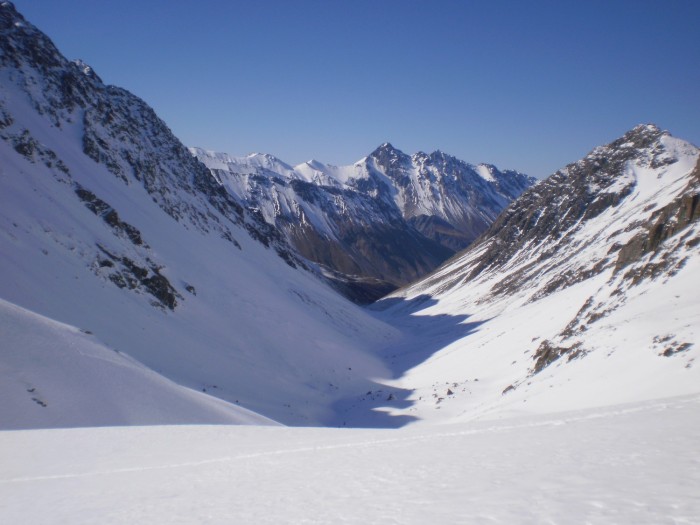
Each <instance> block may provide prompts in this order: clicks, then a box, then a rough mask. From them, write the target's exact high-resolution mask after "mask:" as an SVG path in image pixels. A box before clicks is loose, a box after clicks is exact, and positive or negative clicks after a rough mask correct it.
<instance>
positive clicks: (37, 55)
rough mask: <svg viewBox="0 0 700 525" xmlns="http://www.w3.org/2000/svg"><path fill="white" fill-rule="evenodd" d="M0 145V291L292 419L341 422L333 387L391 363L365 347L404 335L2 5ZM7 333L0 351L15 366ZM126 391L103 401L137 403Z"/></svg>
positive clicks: (2, 421)
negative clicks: (306, 263)
mask: <svg viewBox="0 0 700 525" xmlns="http://www.w3.org/2000/svg"><path fill="white" fill-rule="evenodd" d="M0 139H1V140H0V270H1V271H0V298H2V299H4V300H5V301H8V302H10V303H13V304H15V305H17V306H21V307H23V308H27V309H29V310H31V311H33V312H36V313H37V314H39V315H42V316H45V317H48V318H50V319H53V320H56V321H60V322H62V323H67V324H69V325H72V326H77V327H80V328H81V329H84V330H88V331H90V332H92V333H94V334H95V336H96V337H97V338H98V339H99V340H100V341H102V342H103V344H104V345H106V346H107V347H109V348H112V349H115V350H117V351H119V352H120V353H122V354H126V355H129V356H131V357H133V358H134V359H136V360H138V361H139V362H141V363H143V364H144V365H145V366H147V367H148V368H150V369H152V370H154V371H155V372H157V373H158V374H161V375H162V376H164V377H166V378H168V379H169V380H171V381H174V382H175V383H177V384H179V385H182V386H185V387H188V388H191V389H193V390H197V391H206V393H207V394H210V395H213V396H216V397H218V398H220V399H223V400H225V401H228V402H230V403H234V404H240V405H241V406H244V407H247V408H250V409H252V410H254V411H256V412H259V413H262V414H264V415H266V416H268V417H270V418H272V419H274V420H277V421H280V422H284V423H295V424H311V423H315V424H319V423H323V422H328V421H331V420H332V421H335V411H334V410H333V405H334V403H335V402H336V401H337V400H338V399H339V398H343V397H344V396H346V395H347V394H348V392H353V393H355V392H357V391H364V390H367V389H368V388H372V387H373V382H372V381H371V380H370V379H368V378H370V377H375V376H381V375H382V374H384V371H385V367H384V365H383V364H382V362H381V361H380V360H379V359H378V358H376V357H374V356H373V355H372V354H371V353H370V352H369V350H370V349H372V348H374V347H375V346H376V345H377V344H378V343H380V342H383V341H389V340H390V339H391V338H392V337H394V334H395V330H394V329H392V328H390V327H388V326H386V325H385V324H383V323H381V322H379V321H376V320H375V319H373V318H372V317H370V316H369V315H368V314H367V313H366V312H364V311H362V310H360V309H359V308H357V307H356V306H354V305H353V304H352V303H349V302H348V301H346V300H345V299H343V298H342V297H340V296H339V295H338V294H337V293H336V292H334V291H333V290H332V289H331V288H329V287H328V286H326V285H324V284H323V283H322V282H321V281H319V279H318V278H317V277H316V276H315V275H313V274H311V273H309V272H307V271H306V270H304V269H303V267H302V263H301V260H300V258H299V257H298V256H297V255H296V254H295V253H294V251H293V250H292V249H291V248H289V246H288V245H287V243H286V242H285V241H284V239H283V238H282V237H281V236H280V235H279V234H278V233H277V231H276V230H275V229H274V228H272V227H271V226H270V225H268V224H267V223H266V222H265V221H263V220H262V219H261V218H260V216H259V215H256V214H255V213H251V212H248V211H246V210H244V209H243V208H242V207H241V206H240V205H239V204H238V203H236V202H235V201H234V200H233V199H232V198H231V196H230V195H229V194H228V193H227V192H226V191H225V190H224V188H222V187H221V186H220V185H219V184H218V183H217V182H216V181H215V180H214V179H213V178H212V176H211V173H210V172H209V170H208V169H207V168H206V167H205V166H204V165H203V164H201V163H199V162H198V161H197V160H196V159H195V158H194V157H193V156H192V155H191V154H190V153H189V152H188V151H187V148H185V147H184V146H183V145H182V144H181V143H180V142H179V141H178V140H177V138H175V137H174V136H173V135H172V133H171V132H170V130H169V129H168V128H167V126H166V125H165V124H164V123H163V122H162V121H161V120H160V119H159V118H158V117H157V116H156V115H155V113H154V112H153V110H152V109H151V108H149V107H148V106H147V105H146V104H145V103H144V102H143V101H142V100H140V99H138V98H137V97H135V96H134V95H132V94H130V93H128V92H126V91H124V90H122V89H120V88H116V87H113V86H106V85H104V84H103V83H102V82H101V81H100V79H99V78H98V77H97V75H95V73H94V72H93V71H92V70H90V69H89V68H87V67H86V66H85V65H84V64H82V63H79V62H78V63H74V62H69V61H68V60H66V59H65V58H64V57H63V56H62V55H61V54H60V53H59V52H58V51H57V50H56V48H55V47H54V46H53V44H52V43H51V41H50V40H49V39H48V38H47V37H46V36H45V35H43V34H42V33H41V32H40V31H38V30H37V29H36V28H34V27H33V26H32V25H31V24H30V23H29V22H27V21H26V20H24V19H23V18H22V17H21V15H19V14H18V13H17V12H16V11H15V9H14V7H13V6H12V4H10V3H9V2H4V3H2V4H0ZM1 337H2V344H1V345H0V362H5V363H7V364H8V366H9V365H10V364H11V363H17V362H18V361H17V359H16V357H17V356H15V355H14V354H12V353H11V349H10V347H9V345H7V344H5V337H6V336H5V334H2V336H1ZM12 352H15V350H12ZM24 363H25V364H26V365H27V366H28V367H30V368H29V369H28V370H25V372H26V373H27V375H28V377H32V374H33V373H34V372H35V371H33V370H32V369H31V366H32V363H35V364H36V362H35V361H25V362H24ZM37 366H39V365H38V364H37ZM36 372H37V373H38V371H36ZM58 372H59V371H57V374H58ZM42 377H44V376H42ZM59 379H60V378H59ZM57 380H58V379H57ZM15 386H17V385H15ZM36 387H37V389H40V388H43V386H42V385H41V384H37V385H36ZM28 388H30V387H28ZM112 392H114V390H113V391H112ZM23 395H24V394H23ZM133 399H134V398H133V397H124V399H123V400H117V399H111V401H110V403H112V404H113V405H114V406H116V405H118V404H119V403H121V402H123V404H124V406H121V408H120V410H121V409H123V410H124V411H125V413H130V412H129V411H131V410H132V408H133V407H131V406H130V404H131V402H132V401H133ZM5 410H14V408H9V407H8V406H7V404H6V403H2V406H0V426H4V425H6V424H7V423H6V421H7V419H6V418H4V417H3V414H4V413H5V412H4V411H5ZM189 410H190V409H189V408H188V411H186V412H183V418H182V421H183V422H184V421H192V418H191V417H190V415H191V411H189ZM173 417H174V416H173ZM163 420H164V419H163V417H160V416H158V417H154V418H153V420H152V421H147V418H145V417H144V418H140V419H139V420H138V421H139V422H142V423H146V422H152V423H155V422H161V421H163ZM174 420H175V419H168V421H174ZM39 424H41V425H46V426H53V425H56V426H62V425H66V424H69V421H68V420H64V421H61V420H59V419H48V418H47V419H46V420H45V421H44V423H39V422H36V421H33V422H32V425H34V426H36V425H39Z"/></svg>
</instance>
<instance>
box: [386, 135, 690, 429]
mask: <svg viewBox="0 0 700 525" xmlns="http://www.w3.org/2000/svg"><path fill="white" fill-rule="evenodd" d="M699 176H700V149H698V148H697V147H696V146H694V145H692V144H689V143H688V142H685V141H683V140H681V139H678V138H675V137H673V136H671V135H670V134H669V133H668V132H667V131H663V130H661V129H659V128H658V127H657V126H655V125H652V124H645V125H639V126H637V127H635V128H634V129H632V130H630V131H629V132H628V133H626V134H625V135H623V136H622V137H620V138H619V139H617V140H615V141H613V142H611V143H610V144H607V145H605V146H601V147H598V148H596V149H594V150H593V151H592V152H591V153H590V154H588V155H587V156H586V157H584V158H583V159H581V160H579V161H577V162H574V163H572V164H569V165H568V166H566V167H565V168H563V169H561V170H559V171H557V172H556V173H554V174H553V175H552V176H550V177H549V178H547V179H545V180H544V181H542V182H541V183H539V184H538V185H537V186H535V187H533V188H530V189H528V190H526V191H525V192H524V193H523V195H522V196H521V197H520V198H518V199H516V200H515V201H514V202H513V203H512V204H511V205H510V206H508V207H507V208H506V210H505V211H504V212H503V213H502V214H501V215H500V216H499V218H498V219H497V220H496V221H495V222H494V223H493V225H492V226H491V227H490V228H489V230H487V231H486V232H485V233H484V234H483V235H482V236H481V237H480V238H479V239H478V240H477V241H475V242H474V244H473V245H472V246H471V247H470V248H468V249H467V250H466V251H465V252H464V253H463V254H461V255H460V256H458V257H455V258H453V259H452V260H451V261H449V262H448V263H446V264H445V265H443V266H441V267H440V268H439V269H437V270H436V271H435V272H433V273H432V274H431V275H430V276H427V277H426V278H424V279H422V280H420V281H418V282H416V283H413V284H412V285H410V286H408V287H406V288H405V289H402V290H399V291H398V292H396V293H395V294H392V295H390V296H389V297H387V298H386V299H384V300H382V301H380V302H379V303H378V304H377V306H376V307H377V308H378V309H385V312H386V313H387V315H389V316H391V315H396V314H397V313H398V312H401V313H402V314H403V315H412V316H420V318H423V319H428V318H430V317H436V318H442V317H447V318H449V317H455V316H457V317H459V316H463V317H465V318H467V319H468V320H469V321H468V323H467V325H468V326H471V327H474V328H473V331H468V333H469V337H461V336H459V337H455V340H454V341H453V342H452V343H451V344H449V345H446V346H445V347H444V348H441V350H440V351H439V352H438V353H437V355H436V356H435V358H433V359H430V358H426V360H425V362H424V363H422V364H421V365H420V366H418V367H417V368H416V369H415V370H412V371H411V372H410V373H408V374H407V375H406V377H404V378H403V379H402V381H401V382H400V384H401V386H402V387H403V388H407V389H408V388H410V389H412V390H413V391H414V393H413V394H412V397H411V398H410V399H411V400H415V399H418V398H421V399H423V400H425V399H426V394H428V395H430V391H429V385H427V384H424V383H427V380H428V378H430V379H431V380H432V381H431V382H432V384H433V385H435V384H440V381H439V380H440V379H442V380H443V381H447V382H449V383H450V384H452V383H454V385H455V386H454V387H451V388H450V394H449V396H447V395H445V394H442V400H443V403H441V406H440V408H441V409H442V410H448V407H447V406H445V403H447V404H448V405H449V406H452V407H454V409H455V410H456V409H457V407H459V406H465V403H466V404H469V406H470V407H471V408H470V410H469V412H470V414H472V417H476V415H477V414H480V415H485V414H488V413H490V412H492V411H496V410H498V411H503V410H513V411H515V412H518V411H522V410H524V408H523V407H524V406H525V405H522V403H527V406H528V409H529V410H532V409H533V408H534V409H535V410H537V408H536V407H540V409H541V410H551V409H552V408H553V407H557V406H566V407H568V409H571V407H573V406H580V407H584V406H594V405H595V403H601V404H604V403H609V402H611V400H615V401H616V402H625V400H628V399H633V398H634V399H637V398H645V396H653V395H673V393H674V392H676V393H680V392H686V391H694V390H693V386H692V385H693V384H694V382H695V381H697V370H698V369H697V366H696V363H695V362H696V360H697V358H698V356H700V353H699V352H700V348H699V345H698V343H697V342H698V340H699V339H698V338H699V337H700V333H698V327H700V310H698V308H697V298H696V295H695V294H694V291H693V290H694V285H693V283H694V282H695V280H696V272H697V271H698V268H699V267H700V220H699V219H700V209H699V206H698V205H699V204H700V178H699ZM408 351H410V347H409V350H408ZM465 370H479V374H480V376H481V377H482V382H480V383H479V385H478V388H475V386H471V385H470V384H469V385H467V384H465V383H464V380H463V379H459V376H460V373H459V372H458V371H465ZM484 376H485V377H486V378H487V379H486V381H483V378H484ZM436 379H438V383H435V380H436ZM620 385H624V388H621V387H620ZM550 389H551V390H550ZM463 392H466V393H469V395H468V396H467V397H468V399H466V398H465V395H464V394H463ZM652 392H653V393H654V394H652ZM469 396H474V397H469ZM427 399H430V398H429V397H428V398H427ZM563 400H566V401H563ZM417 405H418V406H421V405H424V410H427V406H426V405H425V402H423V403H417ZM412 410H418V411H419V412H420V411H421V409H420V408H416V405H414V407H413V409H412ZM450 410H451V409H450ZM427 413H428V414H430V412H427ZM452 413H453V414H455V415H456V414H457V412H452ZM395 414H397V415H398V414H404V412H401V411H400V410H397V411H396V412H395Z"/></svg>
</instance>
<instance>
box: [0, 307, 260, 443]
mask: <svg viewBox="0 0 700 525" xmlns="http://www.w3.org/2000/svg"><path fill="white" fill-rule="evenodd" d="M0 333H2V347H3V350H2V358H1V359H0V376H2V378H3V380H2V382H0V399H2V404H3V408H2V411H1V413H2V428H3V429H19V428H47V427H55V426H58V427H81V426H84V427H88V426H116V425H139V424H161V425H166V424H175V423H180V424H181V423H189V424H195V423H197V424H207V423H208V424H214V423H218V424H256V425H266V424H271V423H272V422H271V421H270V420H269V419H266V418H264V417H262V416H259V415H257V414H255V413H253V412H250V411H248V410H245V409H244V408H241V407H238V406H235V405H232V404H230V403H226V402H225V401H222V400H220V399H217V398H215V397H211V396H209V395H207V394H204V393H201V392H197V391H194V390H191V389H188V388H184V387H182V386H179V385H177V384H175V383H173V382H172V381H169V380H168V379H166V378H164V377H163V376H161V375H159V374H157V373H155V372H154V371H152V370H150V369H148V368H146V367H145V366H143V365H141V364H140V363H138V362H137V361H135V360H134V359H132V358H130V357H129V356H127V355H124V354H121V353H119V352H117V351H115V350H112V349H109V348H107V347H105V346H104V345H102V344H101V343H100V342H99V340H97V339H96V338H95V336H94V335H92V334H90V333H88V332H87V331H85V330H79V329H78V328H75V327H72V326H68V325H65V324H62V323H58V322H56V321H52V320H50V319H47V318H45V317H42V316H40V315H37V314H34V313H31V312H29V311H27V310H24V309H23V308H20V307H18V306H14V305H12V304H10V303H8V302H6V301H3V300H1V299H0Z"/></svg>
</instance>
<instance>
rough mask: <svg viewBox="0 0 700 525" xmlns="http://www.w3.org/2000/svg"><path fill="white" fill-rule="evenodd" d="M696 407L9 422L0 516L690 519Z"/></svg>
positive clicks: (696, 466)
mask: <svg viewBox="0 0 700 525" xmlns="http://www.w3.org/2000/svg"><path fill="white" fill-rule="evenodd" d="M699 408H700V396H697V395H696V396H689V397H683V398H672V399H666V400H657V401H655V402H648V403H637V404H634V405H626V406H619V407H608V408H606V409H599V410H586V411H580V412H573V413H567V414H560V415H558V416H552V415H548V416H546V417H541V416H539V417H538V416H529V417H527V418H521V419H508V420H503V421H500V422H493V421H491V422H475V423H457V424H450V425H444V426H433V427H430V428H429V429H427V430H426V428H425V427H408V428H404V429H398V430H358V429H324V428H279V427H276V428H275V427H250V426H247V427H240V426H239V427H235V426H173V427H128V428H124V427H122V428H119V427H113V428H80V429H69V430H60V429H58V430H44V431H42V430H33V431H12V432H2V433H0V450H2V451H3V454H6V455H7V460H4V461H3V463H4V464H5V465H6V467H7V468H6V472H14V473H15V475H14V476H12V477H6V478H5V479H3V480H0V486H1V487H2V488H0V521H2V522H3V523H19V522H23V523H71V524H75V523H100V524H104V523H154V522H156V523H222V524H223V523H314V524H320V523H356V524H366V523H393V524H402V525H403V524H422V523H446V522H452V523H503V524H506V523H507V524H540V523H551V524H557V525H563V524H578V523H595V524H598V523H605V524H608V523H609V524H613V523H615V524H618V523H634V524H642V523H643V524H650V525H651V524H654V525H656V524H660V523H669V524H671V523H673V524H693V523H697V522H698V521H697V517H698V516H700V499H699V498H698V497H697V487H698V486H700V461H698V458H697V454H696V447H695V444H696V443H697V440H698V439H699V438H700V420H699V419H698V418H697V414H698V409H699ZM283 444H286V445H287V446H284V445H283ZM281 445H282V446H281ZM231 449H235V450H240V451H241V453H238V454H222V453H221V452H223V451H226V450H231ZM207 455H211V456H214V457H206V456H207ZM169 459H170V461H169ZM183 459H184V460H187V459H189V460H190V461H183ZM81 465H82V466H85V467H86V471H85V472H77V471H76V469H79V468H80V466H81ZM100 467H101V468H100ZM88 469H89V470H88ZM52 471H53V472H54V474H51V472H52ZM61 471H62V472H61ZM38 474H43V475H38Z"/></svg>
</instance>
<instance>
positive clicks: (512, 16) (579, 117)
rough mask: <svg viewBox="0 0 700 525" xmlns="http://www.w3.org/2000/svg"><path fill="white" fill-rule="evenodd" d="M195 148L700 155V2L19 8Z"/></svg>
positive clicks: (146, 0) (334, 157)
mask: <svg viewBox="0 0 700 525" xmlns="http://www.w3.org/2000/svg"><path fill="white" fill-rule="evenodd" d="M14 3H15V5H16V7H17V8H18V10H19V11H20V12H22V13H23V14H24V15H25V17H27V18H28V20H29V21H30V22H32V23H33V24H34V25H36V26H38V27H39V29H41V30H43V31H44V32H45V33H47V34H48V35H49V37H51V38H52V39H53V41H54V42H55V43H56V45H57V46H58V48H59V49H60V50H61V51H62V52H63V54H64V55H66V56H67V57H68V58H71V59H74V58H81V59H83V60H85V61H86V62H87V63H88V64H90V65H91V66H92V67H93V68H94V69H95V71H96V72H97V73H98V74H99V75H100V76H101V77H102V79H103V80H104V81H105V82H107V83H110V84H115V85H119V86H122V87H125V88H127V89H129V90H130V91H132V92H133V93H135V94H136V95H138V96H140V97H141V98H143V99H144V100H145V101H146V102H148V103H149V104H150V105H151V106H153V108H154V109H155V110H156V111H157V112H158V114H159V115H160V116H161V118H163V119H164V120H165V122H166V123H167V124H168V125H169V126H170V127H171V129H172V130H173V131H174V132H175V134H176V135H177V136H178V137H180V139H181V140H182V141H183V142H184V143H185V144H187V145H190V146H202V147H206V148H209V149H215V150H219V151H226V152H229V153H232V154H234V155H244V154H247V153H250V152H254V151H260V152H266V153H272V154H273V155H276V156H278V157H280V158H281V159H283V160H285V161H287V162H289V163H291V164H296V163H299V162H302V161H305V160H309V159H311V158H316V159H318V160H320V161H323V162H328V163H332V164H349V163H352V162H354V161H356V160H358V159H360V158H361V157H363V156H365V155H367V154H368V153H370V152H371V151H372V150H373V149H374V148H375V147H376V146H378V145H379V144H381V143H382V142H386V141H389V142H391V143H392V144H394V146H396V147H398V148H400V149H402V150H403V151H405V152H407V153H414V152H416V151H419V150H422V151H428V152H429V151H433V150H435V149H441V150H442V151H445V152H447V153H450V154H452V155H455V156H457V157H459V158H461V159H463V160H466V161H468V162H472V163H479V162H491V163H493V164H496V165H497V166H499V167H501V168H513V169H518V170H520V171H524V172H526V173H529V174H532V175H535V176H540V177H542V176H545V175H548V174H549V173H551V172H553V171H555V170H556V169H558V168H560V167H562V166H563V165H565V164H567V163H569V162H572V161H575V160H577V159H578V158H580V157H581V156H583V155H584V154H586V153H587V152H588V151H589V150H590V149H592V148H593V147H595V146H597V145H599V144H602V143H605V142H608V141H610V140H612V139H614V138H617V137H618V136H619V135H621V134H622V133H624V132H625V131H626V130H628V129H629V128H631V127H633V126H634V125H636V124H639V123H646V122H654V123H656V124H658V125H659V126H660V127H662V128H665V129H669V130H670V131H671V133H673V134H674V135H676V136H679V137H681V138H685V139H686V140H689V141H691V142H693V143H695V144H700V1H696V0H664V1H661V0H659V1H645V0H632V1H622V0H607V1H597V0H586V1H573V0H571V1H567V0H557V1H539V0H527V1H526V0H513V1H499V0H491V1H486V0H485V1H477V0H473V1H469V0H462V1H458V0H432V1H427V0H424V1H417V0H352V1H350V0H347V1H339V0H249V1H237V0H228V1H226V0H199V1H197V2H195V1H194V0H187V1H185V0H140V1H137V0H119V1H107V0H62V1H57V0H14Z"/></svg>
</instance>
